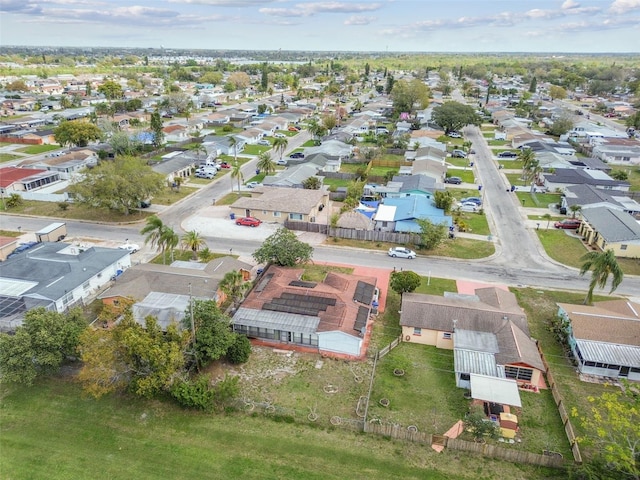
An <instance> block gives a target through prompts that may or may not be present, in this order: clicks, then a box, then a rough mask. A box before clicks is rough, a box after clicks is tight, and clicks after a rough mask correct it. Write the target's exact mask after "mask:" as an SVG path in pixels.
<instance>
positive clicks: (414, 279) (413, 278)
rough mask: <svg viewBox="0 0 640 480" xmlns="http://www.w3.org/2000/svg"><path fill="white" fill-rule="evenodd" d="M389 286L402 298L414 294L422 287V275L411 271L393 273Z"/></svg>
mask: <svg viewBox="0 0 640 480" xmlns="http://www.w3.org/2000/svg"><path fill="white" fill-rule="evenodd" d="M389 286H390V287H391V290H393V291H394V292H396V293H397V294H399V295H400V298H402V295H403V294H405V293H407V292H409V293H410V292H413V291H414V290H415V289H416V288H418V287H419V286H420V275H418V274H417V273H416V272H412V271H411V270H401V271H395V272H392V273H391V279H390V281H389Z"/></svg>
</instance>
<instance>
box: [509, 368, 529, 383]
mask: <svg viewBox="0 0 640 480" xmlns="http://www.w3.org/2000/svg"><path fill="white" fill-rule="evenodd" d="M504 373H505V374H506V376H507V378H515V379H516V380H523V381H525V382H530V381H531V377H533V370H532V369H530V368H522V367H510V366H505V367H504Z"/></svg>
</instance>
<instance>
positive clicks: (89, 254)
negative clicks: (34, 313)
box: [0, 242, 131, 330]
mask: <svg viewBox="0 0 640 480" xmlns="http://www.w3.org/2000/svg"><path fill="white" fill-rule="evenodd" d="M130 266H131V256H130V253H129V251H127V250H122V249H118V248H103V247H90V248H82V247H79V246H76V245H69V244H68V243H63V242H44V243H40V244H38V245H36V246H34V247H32V248H30V249H29V250H25V251H24V252H22V253H20V254H18V255H16V256H14V257H12V258H10V259H8V260H6V261H4V262H2V263H1V264H0V292H1V293H0V329H3V330H14V329H15V327H17V326H19V325H21V324H22V320H23V318H24V314H25V312H26V311H27V310H30V309H32V308H35V307H44V308H46V309H49V310H55V311H57V312H64V311H65V310H67V309H68V308H71V307H73V306H74V305H77V304H81V303H82V302H83V301H84V300H86V299H87V298H88V297H90V296H91V295H92V294H94V293H95V292H96V291H97V290H98V289H100V288H102V287H103V286H104V285H106V284H108V283H109V282H110V281H111V279H112V278H113V277H117V276H118V275H120V274H121V273H122V272H123V271H125V270H126V269H128V268H129V267H130Z"/></svg>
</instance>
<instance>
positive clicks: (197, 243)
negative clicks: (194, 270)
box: [180, 230, 206, 260]
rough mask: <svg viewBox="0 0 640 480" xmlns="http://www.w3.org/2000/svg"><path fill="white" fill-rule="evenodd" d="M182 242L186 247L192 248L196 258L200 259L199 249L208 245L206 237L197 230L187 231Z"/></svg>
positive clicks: (187, 248)
mask: <svg viewBox="0 0 640 480" xmlns="http://www.w3.org/2000/svg"><path fill="white" fill-rule="evenodd" d="M180 243H181V244H182V247H183V248H184V249H186V250H191V252H192V255H193V259H194V260H197V259H198V250H200V249H201V248H203V247H205V246H206V242H205V240H204V238H202V236H201V235H200V234H199V233H198V232H196V231H195V230H191V231H189V232H187V233H185V234H184V235H183V236H182V238H181V239H180Z"/></svg>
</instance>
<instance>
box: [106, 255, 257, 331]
mask: <svg viewBox="0 0 640 480" xmlns="http://www.w3.org/2000/svg"><path fill="white" fill-rule="evenodd" d="M231 271H239V272H241V273H242V275H243V278H244V279H245V280H246V281H248V280H250V279H251V277H250V276H251V265H249V264H247V263H244V262H241V261H239V260H237V259H235V258H234V257H221V258H216V259H215V260H212V261H210V262H209V263H197V262H185V261H175V262H173V263H171V265H158V264H152V263H141V264H138V265H134V266H132V267H131V268H129V269H128V270H127V271H125V272H124V273H123V274H122V275H119V276H118V277H117V278H116V280H115V282H113V284H112V286H111V287H110V288H108V289H107V290H106V291H104V292H103V293H102V294H101V295H100V296H99V297H98V298H99V299H100V300H102V302H103V303H105V304H116V303H117V302H119V301H120V300H122V299H124V298H131V299H133V300H134V301H136V303H134V305H133V313H134V319H135V320H136V322H138V323H140V324H144V319H145V317H146V316H147V315H152V316H154V317H156V318H157V319H158V323H159V325H160V326H161V327H162V329H163V330H166V327H167V326H168V325H169V323H171V321H172V320H175V321H177V322H179V321H180V320H181V319H182V318H183V317H184V313H185V310H186V307H187V306H188V305H189V299H190V297H193V298H195V299H198V300H214V301H216V302H217V303H218V304H220V303H222V302H223V301H224V300H225V298H226V296H225V294H224V293H223V292H222V291H221V290H220V289H219V287H218V285H219V283H220V281H221V280H222V279H223V278H224V276H225V274H226V273H228V272H231ZM183 307H184V308H183Z"/></svg>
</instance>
